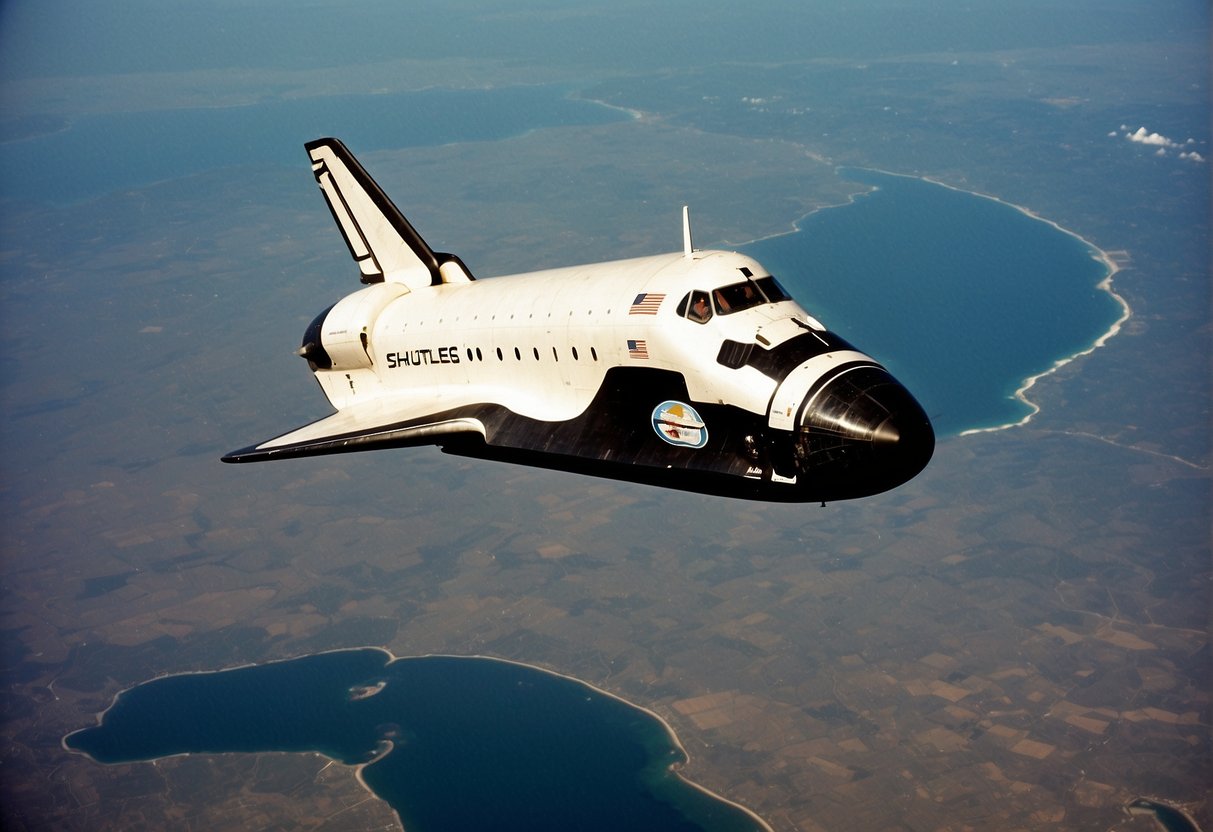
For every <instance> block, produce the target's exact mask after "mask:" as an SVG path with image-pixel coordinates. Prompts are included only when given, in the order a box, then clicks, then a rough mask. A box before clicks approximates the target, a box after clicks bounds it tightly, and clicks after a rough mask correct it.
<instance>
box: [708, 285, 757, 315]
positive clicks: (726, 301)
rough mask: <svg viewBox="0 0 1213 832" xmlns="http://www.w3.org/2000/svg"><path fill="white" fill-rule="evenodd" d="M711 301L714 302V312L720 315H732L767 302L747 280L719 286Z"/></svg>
mask: <svg viewBox="0 0 1213 832" xmlns="http://www.w3.org/2000/svg"><path fill="white" fill-rule="evenodd" d="M712 300H714V301H715V302H716V311H717V312H719V313H720V314H721V315H732V314H733V313H734V312H740V311H742V310H743V309H749V308H750V307H753V306H761V305H762V304H764V303H766V302H767V299H766V298H765V297H763V296H762V292H760V291H758V287H757V286H755V285H754V284H753V283H751V282H750V281H748V280H746V281H743V282H741V283H734V284H733V285H731V286H721V287H720V288H719V289H717V290H716V291H715V292H713V293H712Z"/></svg>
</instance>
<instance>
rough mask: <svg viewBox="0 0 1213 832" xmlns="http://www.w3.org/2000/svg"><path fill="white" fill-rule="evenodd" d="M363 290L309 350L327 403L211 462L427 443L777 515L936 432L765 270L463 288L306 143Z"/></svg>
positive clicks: (661, 264) (320, 326)
mask: <svg viewBox="0 0 1213 832" xmlns="http://www.w3.org/2000/svg"><path fill="white" fill-rule="evenodd" d="M306 148H307V152H308V155H309V156H310V157H311V160H312V171H313V173H314V174H315V177H316V181H317V182H318V183H319V185H320V189H321V191H322V192H323V194H324V196H325V199H326V200H327V201H328V205H329V208H330V209H331V211H332V213H333V217H334V219H335V220H336V222H337V226H338V228H339V229H340V230H341V233H342V235H343V236H344V237H345V241H346V243H347V245H348V246H349V249H350V253H351V255H352V256H353V258H354V261H355V262H356V263H357V264H358V267H359V269H360V271H361V275H362V282H363V283H364V284H367V285H366V286H365V288H363V289H360V290H359V291H357V292H354V293H353V294H351V295H348V296H346V297H345V298H343V299H342V300H340V301H338V302H337V303H335V304H334V305H332V306H330V307H329V308H328V309H325V310H324V311H323V312H321V313H320V314H319V315H318V316H316V319H315V320H314V321H312V323H311V324H310V325H309V326H308V328H307V330H306V331H305V332H304V335H303V344H302V346H301V347H300V349H299V355H301V356H302V357H303V358H305V359H306V360H307V362H308V366H309V367H310V368H311V370H312V372H313V373H315V376H316V379H317V381H319V382H320V386H321V388H322V389H323V390H324V393H325V395H326V396H327V397H328V399H329V402H331V403H332V405H333V407H335V408H336V410H337V412H336V413H334V414H332V415H331V416H328V417H327V418H324V419H321V420H319V421H317V422H313V423H311V424H309V425H305V426H304V427H301V428H298V429H296V430H293V431H291V432H289V433H285V434H283V435H282V436H279V437H277V438H275V439H270V440H268V441H265V442H262V443H260V444H257V445H252V446H250V447H247V448H242V449H241V450H238V451H233V452H231V453H229V454H227V455H226V456H224V457H223V461H224V462H254V461H259V460H272V459H288V458H292V457H303V456H313V455H318V454H332V453H343V452H348V451H366V450H375V449H380V448H401V447H409V446H415V445H438V446H440V447H441V448H442V450H443V451H445V452H447V453H452V454H459V455H463V456H470V457H478V458H482V459H492V460H500V461H503V462H514V463H520V464H524V465H535V466H540V467H544V468H554V469H560V470H565V471H575V472H579V473H584V474H593V475H597V476H603V477H611V478H614V479H620V480H630V481H633V482H642V483H648V484H650V485H657V486H663V487H667V488H677V489H683V490H687V491H697V492H703V493H708V494H718V495H723V496H730V497H742V498H748V499H755V500H773V501H780V502H798V501H830V500H843V499H850V498H855V497H864V496H868V495H871V494H877V493H880V492H882V491H886V490H888V489H890V488H894V487H896V486H898V485H901V484H902V483H904V482H906V481H907V480H909V479H911V478H912V477H914V476H915V475H916V474H917V473H918V472H919V471H921V470H922V469H923V467H924V466H926V464H927V462H928V461H929V460H930V458H931V454H932V452H933V450H934V446H935V435H934V432H933V431H932V429H931V424H930V421H929V420H928V418H927V416H926V414H925V413H924V412H923V409H922V408H921V407H920V406H919V404H918V402H916V401H915V400H914V397H913V396H911V395H910V393H909V392H908V391H907V390H906V389H905V388H904V387H903V386H902V385H901V384H900V383H898V382H897V380H896V379H894V378H893V377H892V375H890V374H889V372H888V371H887V370H885V368H884V367H882V366H881V365H880V364H879V363H878V362H876V361H875V360H874V359H872V358H871V357H869V356H868V355H865V354H864V353H863V352H860V351H859V350H857V349H856V348H855V347H853V346H852V345H851V344H849V343H847V342H846V341H845V340H843V339H842V338H840V337H839V336H838V335H836V334H834V333H833V332H830V331H829V330H827V329H826V328H825V327H824V326H823V325H822V324H821V323H820V322H818V321H817V320H816V319H814V318H813V317H811V316H810V315H809V314H808V313H807V312H805V310H804V309H802V308H801V307H800V306H799V305H798V304H797V303H796V302H795V301H794V300H793V299H792V298H791V297H790V296H789V295H788V293H787V292H786V291H785V290H784V289H783V288H782V287H781V286H780V285H779V283H778V282H777V281H776V280H775V278H774V277H772V276H771V275H770V274H769V273H768V272H767V270H766V269H764V268H763V267H762V266H761V265H760V264H759V263H757V262H756V261H754V260H753V259H751V258H749V257H746V256H744V255H741V254H737V253H734V252H727V251H697V250H695V249H694V247H693V246H692V243H691V235H690V225H689V222H688V221H687V218H686V214H685V211H684V222H683V250H682V251H681V252H675V253H673V254H662V255H657V256H654V257H642V258H637V259H631V260H618V261H613V262H607V263H593V264H589V265H584V266H571V267H568V268H561V269H551V270H547V271H537V272H528V273H526V274H518V275H511V276H508V277H496V278H491V279H486V280H475V279H474V278H473V277H472V275H471V273H470V272H469V271H468V269H467V267H466V266H465V265H464V264H463V262H462V261H461V260H460V259H459V258H458V257H456V256H454V255H452V254H444V253H441V252H436V251H433V250H432V249H431V248H430V247H429V246H428V245H427V244H426V242H425V240H423V239H422V238H421V235H419V234H418V233H417V231H416V230H415V229H414V228H413V226H412V225H411V224H410V223H409V221H408V220H407V219H405V217H404V215H403V214H401V213H400V211H399V210H398V209H397V208H396V206H395V205H394V204H393V203H392V201H391V200H390V199H388V197H387V196H386V195H385V194H384V192H383V191H382V190H381V189H380V188H379V186H378V185H377V184H376V183H375V182H374V180H373V179H371V177H370V176H369V175H368V174H367V172H366V171H365V170H364V169H363V168H362V166H361V165H360V164H359V163H358V161H357V160H356V159H355V158H354V156H353V155H352V154H351V153H350V152H349V150H347V149H346V147H345V145H343V144H342V143H341V142H340V141H338V140H337V139H331V138H330V139H318V140H316V141H313V142H309V143H308V144H307V145H306Z"/></svg>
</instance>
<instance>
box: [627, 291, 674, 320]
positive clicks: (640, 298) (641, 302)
mask: <svg viewBox="0 0 1213 832" xmlns="http://www.w3.org/2000/svg"><path fill="white" fill-rule="evenodd" d="M663 300H665V295H655V294H653V293H652V292H641V293H640V294H639V295H637V296H636V300H634V301H632V305H631V307H630V308H629V309H628V314H629V315H656V314H657V308H658V307H659V306H661V302H662V301H663Z"/></svg>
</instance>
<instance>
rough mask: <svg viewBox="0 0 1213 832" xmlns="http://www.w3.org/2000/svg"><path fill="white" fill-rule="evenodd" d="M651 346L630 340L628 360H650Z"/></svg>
mask: <svg viewBox="0 0 1213 832" xmlns="http://www.w3.org/2000/svg"><path fill="white" fill-rule="evenodd" d="M648 357H649V346H648V344H647V343H646V342H644V341H633V340H631V339H628V358H648Z"/></svg>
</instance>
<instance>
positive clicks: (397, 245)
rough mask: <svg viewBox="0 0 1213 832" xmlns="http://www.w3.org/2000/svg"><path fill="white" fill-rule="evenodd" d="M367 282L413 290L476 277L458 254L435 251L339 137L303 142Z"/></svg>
mask: <svg viewBox="0 0 1213 832" xmlns="http://www.w3.org/2000/svg"><path fill="white" fill-rule="evenodd" d="M304 147H305V148H306V149H307V152H308V156H309V157H311V160H312V173H313V174H314V175H315V177H316V183H317V184H318V185H320V190H321V192H323V193H324V198H325V200H326V201H327V202H328V206H329V210H330V211H331V212H332V214H333V219H334V220H335V221H336V223H337V228H338V229H339V230H340V231H341V235H342V236H343V237H345V243H346V245H347V246H349V249H350V254H351V255H352V256H353V258H354V262H355V263H357V264H358V268H359V270H360V271H361V272H362V282H363V283H382V282H384V281H391V282H397V283H404V284H406V285H407V286H409V287H410V288H419V287H421V286H431V285H436V284H439V283H451V282H461V281H468V280H471V279H472V276H471V274H470V273H469V272H468V270H467V268H466V267H465V266H464V265H463V263H462V262H461V261H460V260H459V258H458V257H455V256H454V255H450V254H442V253H439V252H435V251H434V250H433V249H431V248H430V247H429V245H427V244H426V242H425V240H423V239H421V235H420V234H418V233H417V230H416V229H415V228H413V226H412V225H411V224H410V223H409V221H408V220H407V219H405V217H404V214H402V213H400V210H399V209H398V208H397V207H396V206H395V205H394V204H393V203H392V201H391V200H390V199H389V198H388V196H387V194H385V193H384V192H383V189H382V188H380V187H379V185H378V184H376V182H375V180H374V179H372V178H371V176H370V174H368V173H367V172H366V170H365V169H364V168H363V167H362V165H360V164H359V163H358V160H357V159H355V158H354V154H352V153H350V151H349V150H348V149H347V148H346V146H345V145H344V144H342V143H341V141H340V140H338V139H331V138H329V139H316V140H315V141H311V142H308V143H307V144H305V145H304Z"/></svg>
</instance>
